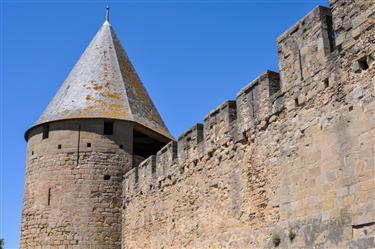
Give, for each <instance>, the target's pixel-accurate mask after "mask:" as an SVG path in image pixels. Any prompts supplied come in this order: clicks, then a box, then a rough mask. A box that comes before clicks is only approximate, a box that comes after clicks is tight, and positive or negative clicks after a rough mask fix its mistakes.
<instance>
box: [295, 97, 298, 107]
mask: <svg viewBox="0 0 375 249" xmlns="http://www.w3.org/2000/svg"><path fill="white" fill-rule="evenodd" d="M294 105H295V106H299V102H298V98H295V99H294Z"/></svg>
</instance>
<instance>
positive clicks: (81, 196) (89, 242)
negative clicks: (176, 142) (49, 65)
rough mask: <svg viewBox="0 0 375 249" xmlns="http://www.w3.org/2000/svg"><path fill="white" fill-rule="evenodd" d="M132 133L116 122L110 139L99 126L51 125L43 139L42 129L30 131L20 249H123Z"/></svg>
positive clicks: (68, 122)
mask: <svg viewBox="0 0 375 249" xmlns="http://www.w3.org/2000/svg"><path fill="white" fill-rule="evenodd" d="M122 129H127V130H129V132H128V133H120V132H119V131H120V130H122ZM131 131H132V127H131V126H130V125H129V124H127V123H125V122H115V124H114V135H113V136H112V135H110V136H104V135H102V134H103V120H79V121H76V120H66V121H59V122H55V123H50V124H49V132H48V138H45V139H43V138H42V134H43V126H39V127H36V128H34V129H32V130H31V131H30V134H29V139H28V148H27V162H26V177H25V192H24V200H23V201H24V205H23V211H22V227H21V242H20V248H100V249H103V248H108V249H109V248H111V249H112V248H120V247H121V236H120V234H121V222H120V221H121V203H122V202H121V196H122V191H121V190H122V181H123V179H122V175H123V174H124V172H125V170H126V169H127V167H130V166H131V153H130V152H131V146H132V133H131ZM120 145H122V147H123V148H120ZM42 245H43V246H42Z"/></svg>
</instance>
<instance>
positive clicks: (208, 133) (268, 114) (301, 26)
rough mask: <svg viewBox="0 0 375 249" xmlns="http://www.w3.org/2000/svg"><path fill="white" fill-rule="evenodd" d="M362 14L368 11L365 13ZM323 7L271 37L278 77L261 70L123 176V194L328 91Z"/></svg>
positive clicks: (328, 45) (328, 17) (330, 35)
mask: <svg viewBox="0 0 375 249" xmlns="http://www.w3.org/2000/svg"><path fill="white" fill-rule="evenodd" d="M366 13H367V15H368V12H366ZM332 23H333V21H332V14H331V11H330V9H329V8H326V7H322V6H318V7H316V8H315V9H313V10H312V11H311V12H310V13H308V14H307V15H306V16H305V17H303V18H302V19H301V20H300V21H299V22H297V23H296V24H295V25H293V26H292V27H291V28H290V29H288V30H287V31H285V32H284V33H283V34H282V35H280V36H279V37H278V38H277V46H278V59H279V69H280V72H279V73H278V72H273V71H270V70H267V71H265V72H264V73H262V74H261V75H259V76H258V77H257V78H256V79H254V80H253V81H251V82H250V83H249V84H247V85H246V86H245V87H243V88H242V89H241V90H240V91H239V92H238V93H237V95H236V99H235V100H227V101H225V102H224V103H222V104H221V105H219V106H218V107H217V108H215V109H214V110H212V111H211V112H209V113H208V114H207V115H206V116H205V117H204V123H203V124H195V125H193V126H192V127H191V128H190V129H188V130H187V131H186V132H184V133H183V134H181V135H180V137H179V138H178V141H177V142H174V141H173V142H170V143H169V144H167V145H166V146H165V147H164V148H162V149H161V150H160V151H159V152H158V153H157V154H156V156H152V157H150V158H148V159H146V160H145V161H143V162H142V163H141V164H140V165H139V166H138V167H136V168H134V169H132V170H131V171H129V172H128V173H127V174H126V175H125V186H126V188H127V190H126V193H127V194H128V195H131V193H132V191H134V190H137V191H142V192H145V191H149V190H151V189H153V188H154V187H156V188H157V187H158V186H160V184H158V183H157V182H158V181H162V180H163V179H166V178H168V176H170V175H171V174H174V173H175V171H176V169H177V168H178V165H181V164H182V163H184V162H194V161H196V160H198V159H199V158H202V157H203V156H205V155H207V154H210V153H212V152H213V151H215V150H216V149H217V148H218V147H220V146H221V145H223V144H225V143H228V142H231V141H234V140H240V139H242V138H243V136H244V132H246V131H251V133H254V132H255V131H260V130H264V129H266V128H267V125H268V123H269V122H272V121H273V119H274V118H272V117H273V116H275V117H276V116H278V115H279V114H280V113H282V112H290V111H296V110H297V111H298V108H299V107H300V106H301V105H304V103H305V102H307V101H310V100H312V99H314V98H315V97H316V96H318V94H319V93H320V92H322V91H324V90H325V89H326V88H328V87H330V86H332V81H333V80H334V77H335V76H334V74H332V73H329V70H331V71H332V68H333V67H334V66H333V64H334V63H336V61H335V60H336V58H338V54H337V53H334V51H335V35H334V30H333V24H332Z"/></svg>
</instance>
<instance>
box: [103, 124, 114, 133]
mask: <svg viewBox="0 0 375 249" xmlns="http://www.w3.org/2000/svg"><path fill="white" fill-rule="evenodd" d="M104 135H113V122H104Z"/></svg>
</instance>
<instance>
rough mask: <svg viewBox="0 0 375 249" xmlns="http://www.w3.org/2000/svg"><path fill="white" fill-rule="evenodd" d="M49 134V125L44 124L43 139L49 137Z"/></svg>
mask: <svg viewBox="0 0 375 249" xmlns="http://www.w3.org/2000/svg"><path fill="white" fill-rule="evenodd" d="M48 136H49V125H45V126H43V139H47V138H48Z"/></svg>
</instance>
